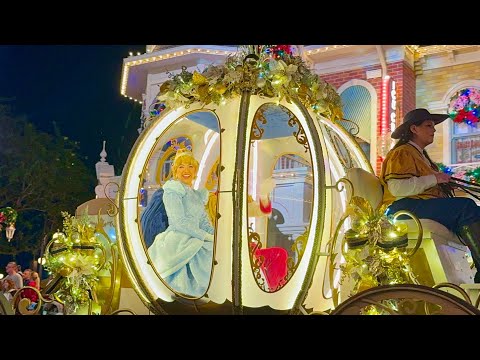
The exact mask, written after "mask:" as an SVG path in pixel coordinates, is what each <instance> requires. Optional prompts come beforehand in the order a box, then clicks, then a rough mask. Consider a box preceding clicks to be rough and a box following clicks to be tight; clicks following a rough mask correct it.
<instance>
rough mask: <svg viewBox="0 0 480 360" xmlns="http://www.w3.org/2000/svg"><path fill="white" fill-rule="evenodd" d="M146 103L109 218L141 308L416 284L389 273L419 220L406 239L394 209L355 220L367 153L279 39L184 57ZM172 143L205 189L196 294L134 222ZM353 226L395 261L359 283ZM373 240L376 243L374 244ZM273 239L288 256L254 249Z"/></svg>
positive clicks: (234, 303) (184, 309) (328, 308)
mask: <svg viewBox="0 0 480 360" xmlns="http://www.w3.org/2000/svg"><path fill="white" fill-rule="evenodd" d="M150 110H151V116H150V117H149V118H148V119H147V121H146V123H145V129H144V130H143V132H142V133H141V135H140V136H139V138H138V139H137V141H136V143H135V145H134V147H133V149H132V151H131V153H130V156H129V158H128V160H127V163H126V165H125V168H124V171H123V176H122V182H121V184H120V190H119V193H118V197H117V202H118V207H119V213H118V216H117V217H116V220H117V224H116V225H117V226H116V228H117V230H118V236H119V244H120V249H121V254H122V259H123V263H124V264H125V268H126V271H127V273H128V276H129V279H130V280H131V282H132V284H133V287H134V289H135V291H136V292H137V294H138V296H139V297H140V298H141V299H142V301H143V302H144V304H145V305H146V306H147V307H148V308H149V310H150V311H151V312H153V313H156V314H184V313H208V314H263V313H279V314H280V313H288V314H314V313H322V314H326V313H334V312H335V310H334V309H335V308H336V307H337V306H338V305H339V304H340V303H342V302H344V301H345V300H346V299H347V298H348V297H349V296H351V295H352V294H354V293H357V292H358V293H360V294H362V291H363V290H366V289H370V290H371V289H372V288H375V289H380V290H381V293H382V296H385V295H384V293H385V289H384V288H383V286H387V287H388V288H389V289H387V290H386V292H387V295H386V296H387V300H388V296H390V295H391V293H390V290H391V289H393V290H394V291H395V286H403V285H402V284H404V283H412V282H413V283H415V281H414V280H413V278H412V277H408V276H403V275H402V274H401V273H402V272H406V273H408V272H409V271H411V270H410V269H409V263H408V259H409V257H411V256H412V255H413V254H414V252H415V251H416V250H417V249H418V248H419V246H420V242H421V241H422V230H421V225H420V224H419V222H418V221H417V220H415V219H414V221H416V226H417V227H418V229H417V234H418V236H416V238H417V239H416V241H417V242H416V243H415V242H414V243H413V249H410V250H407V243H408V242H405V241H403V240H405V239H406V233H407V229H406V227H405V224H403V225H402V224H396V223H395V221H394V220H395V218H396V217H397V216H394V218H393V219H392V218H389V219H384V214H383V213H381V212H380V213H378V216H377V217H376V218H375V221H371V220H372V219H368V214H369V213H368V211H369V210H366V212H367V215H365V216H366V218H367V220H366V221H365V216H363V217H362V216H359V213H358V212H359V211H360V210H359V209H360V208H363V209H365V206H363V207H362V206H361V205H359V204H361V203H362V201H367V200H365V199H363V200H362V198H361V197H358V196H357V197H356V198H355V197H354V193H355V189H354V187H353V186H352V185H353V184H352V182H351V181H349V180H348V176H347V175H348V174H347V173H348V172H349V170H351V169H360V170H361V171H365V172H366V173H370V174H371V173H373V171H372V168H371V165H370V163H369V162H368V160H367V159H366V157H365V155H364V153H363V152H362V150H361V148H360V147H359V146H358V144H357V143H356V142H355V140H354V138H353V136H352V135H351V134H350V133H349V132H347V131H346V130H345V129H344V127H342V126H341V125H340V124H341V122H342V121H348V120H345V119H343V116H342V110H341V103H340V98H339V96H338V94H337V93H336V91H335V89H333V88H332V87H331V86H330V85H329V84H327V83H326V82H324V81H322V80H321V79H320V78H319V77H318V75H316V74H314V73H313V72H312V71H311V70H310V69H309V68H308V66H307V65H306V63H305V62H304V61H303V59H302V57H301V56H299V55H296V54H293V53H292V51H291V48H290V47H288V46H283V45H282V46H280V45H278V46H276V45H269V46H244V47H241V48H240V50H239V51H238V52H237V53H236V54H235V55H234V56H230V57H228V58H227V60H226V61H225V63H224V64H220V65H209V66H207V67H205V69H204V70H203V71H202V72H201V73H200V72H198V71H193V72H190V71H187V69H186V68H182V71H181V72H179V73H177V74H171V76H170V79H169V80H167V81H166V82H164V83H163V84H162V86H161V87H160V91H159V95H158V97H157V99H156V101H155V103H154V104H152V106H151V109H150ZM179 149H188V150H189V151H191V152H192V153H193V154H194V156H195V158H197V159H198V161H199V163H200V166H199V172H198V175H197V178H196V180H195V183H194V188H195V189H200V188H206V189H207V190H209V191H210V199H209V202H208V209H209V212H210V219H211V221H212V224H213V225H214V229H215V234H214V238H215V240H214V254H213V259H212V263H211V272H210V281H209V284H208V287H207V290H206V291H205V293H204V294H202V295H201V296H197V295H192V294H188V293H179V292H177V291H175V290H174V289H173V288H172V287H170V286H169V285H168V284H167V282H166V281H165V280H164V279H163V278H162V277H161V276H160V274H159V271H158V270H157V268H156V264H155V263H154V262H153V261H152V259H151V258H150V256H149V253H148V247H149V246H150V241H149V240H148V239H146V236H145V229H143V228H142V221H141V219H142V214H143V212H144V211H146V209H148V202H149V199H153V196H154V194H155V192H156V191H158V190H159V189H160V188H161V187H162V185H163V184H164V183H165V181H167V180H168V179H169V178H170V177H171V176H172V174H171V166H172V161H173V158H174V156H175V153H176V152H177V151H178V150H179ZM348 187H350V190H347V188H348ZM262 199H263V200H267V202H266V203H265V202H262ZM355 202H356V203H355ZM352 204H353V205H355V204H356V205H357V209H356V210H355V206H353V205H352ZM256 205H258V206H256ZM265 207H267V209H265ZM258 208H260V210H261V211H258ZM374 210H377V209H374ZM352 212H353V214H355V215H356V216H354V217H353V219H349V217H351V216H350V215H352ZM404 215H405V214H404ZM408 216H411V214H408ZM385 218H386V217H385ZM362 219H363V220H362ZM362 221H363V222H362ZM349 231H350V232H349ZM352 231H354V233H355V231H356V233H355V234H354V236H353V237H354V238H355V237H359V236H363V237H365V238H366V239H367V240H366V241H365V242H364V243H363V244H365V243H368V244H370V245H372V246H371V247H370V248H368V247H364V248H366V249H367V250H366V252H367V253H368V254H367V255H366V256H363V258H364V259H367V258H368V259H370V260H372V259H373V260H377V263H378V262H381V260H382V259H383V260H382V261H383V263H382V264H383V266H387V267H388V266H390V264H391V263H392V260H388V258H393V259H394V260H395V261H394V262H396V263H395V264H396V265H395V266H396V269H397V270H398V271H397V272H395V271H393V273H392V272H388V271H384V274H383V280H381V281H380V280H378V279H380V278H382V276H381V274H380V273H378V272H377V273H375V272H370V275H369V276H370V278H371V279H375V278H376V281H371V282H370V285H368V284H367V282H366V281H364V280H366V277H362V276H361V275H359V272H358V271H357V276H354V277H353V278H352V276H350V275H351V274H348V273H347V274H346V276H345V271H347V272H348V271H351V270H352V266H350V265H351V264H350V263H349V261H350V262H351V261H353V260H351V259H352V256H350V258H349V257H348V255H347V254H346V249H348V246H349V245H351V244H349V235H351V234H352ZM392 234H393V235H392ZM402 239H403V240H402ZM350 240H351V238H350ZM400 240H401V241H400ZM398 241H400V242H398ZM353 243H354V242H352V244H353ZM392 244H393V245H392ZM377 245H378V246H380V245H384V246H383V249H382V251H381V252H379V251H377V248H378V246H377ZM351 247H352V248H353V246H351ZM380 247H381V246H380ZM279 248H283V252H282V253H283V254H286V255H285V256H284V257H279V259H277V260H278V261H277V260H275V261H273V260H272V259H271V258H269V257H267V256H263V255H262V254H264V253H263V252H262V251H265V254H266V253H267V252H268V251H269V250H272V251H273V250H275V249H279ZM392 249H393V251H394V252H395V254H396V255H392V254H393V253H391V252H390V250H392ZM280 252H281V251H278V253H280ZM364 253H365V251H364ZM344 255H346V256H344ZM353 257H355V256H353ZM356 258H357V260H358V259H359V258H358V256H357V257H356ZM349 259H350V260H349ZM360 259H362V258H361V257H360ZM342 264H344V265H343V266H341V265H342ZM361 265H363V266H367V263H363V264H361ZM349 266H350V267H349ZM393 267H394V266H392V268H393ZM274 269H275V270H274ZM279 269H283V270H279ZM342 271H343V272H344V274H343V276H342ZM273 273H275V275H274V274H273ZM278 274H282V275H278ZM372 274H373V275H372ZM346 278H347V279H346ZM348 278H350V279H348ZM362 281H363V284H361V286H360V285H359V283H360V282H362ZM385 284H387V285H385ZM417 284H418V282H417ZM409 286H414V287H415V286H416V288H415V289H416V293H415V292H412V294H415V295H414V298H415V299H417V298H418V293H421V294H424V293H427V295H428V297H429V300H430V301H431V300H432V298H438V299H437V300H438V301H437V305H438V304H440V303H441V304H442V305H439V307H440V308H441V309H444V310H445V309H447V310H448V309H451V307H452V306H453V307H455V306H457V307H458V308H461V310H459V312H462V311H464V312H465V313H475V309H474V308H473V306H471V305H470V308H469V307H468V306H469V305H468V304H467V303H465V302H463V301H462V300H458V298H457V297H455V296H453V295H450V294H448V293H445V292H442V291H440V290H434V289H431V288H427V287H425V288H422V286H421V285H409ZM352 289H354V292H353V293H352ZM426 289H428V290H426ZM367 291H368V290H367ZM399 293H401V294H402V299H405V298H408V297H409V296H406V295H405V294H404V293H405V292H404V291H400V290H399ZM437 294H441V295H440V296H439V295H437ZM420 298H421V297H420ZM377 300H378V299H377ZM383 300H385V299H383ZM383 300H382V301H383ZM402 301H403V300H402ZM425 301H427V300H425ZM382 304H383V302H382V303H381V304H380V305H382ZM396 304H397V305H398V301H397V302H396ZM451 304H454V305H451ZM458 304H460V305H458ZM450 305H451V306H450ZM366 306H367V305H366ZM382 306H384V305H382ZM362 309H363V308H362ZM447 310H445V311H447ZM362 311H363V313H368V312H369V311H370V312H371V309H370V310H368V311H367V310H365V309H363V310H361V312H362ZM392 311H393V310H392ZM395 311H401V310H399V307H398V306H397V307H396V309H395ZM428 311H429V312H434V311H433V310H428ZM428 311H427V312H428ZM374 312H375V311H374ZM380 312H381V311H380Z"/></svg>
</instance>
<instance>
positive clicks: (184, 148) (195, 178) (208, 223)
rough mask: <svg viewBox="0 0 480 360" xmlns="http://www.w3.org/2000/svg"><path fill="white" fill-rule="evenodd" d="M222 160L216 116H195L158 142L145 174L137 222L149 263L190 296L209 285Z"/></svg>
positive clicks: (171, 285)
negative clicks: (217, 192)
mask: <svg viewBox="0 0 480 360" xmlns="http://www.w3.org/2000/svg"><path fill="white" fill-rule="evenodd" d="M219 156H220V129H219V125H218V119H217V117H216V115H214V114H213V113H212V112H209V111H198V112H192V113H190V114H188V115H185V116H182V117H181V118H179V119H178V120H177V121H175V122H174V123H173V124H172V125H171V126H170V127H169V128H168V129H167V130H166V131H165V132H164V133H163V134H162V135H161V136H160V137H159V138H158V139H157V141H156V143H155V146H154V148H153V149H152V151H151V153H150V156H149V159H148V160H147V164H146V165H145V167H144V171H143V173H142V174H141V177H142V181H141V184H142V187H141V188H140V189H139V195H140V196H139V203H138V211H139V216H138V219H139V221H138V223H139V226H140V230H141V231H140V233H141V234H142V237H143V241H144V244H145V249H146V251H147V254H148V259H149V263H150V265H151V266H152V268H153V269H154V271H155V272H156V274H157V275H158V276H159V277H160V278H161V279H162V280H163V282H164V284H165V285H167V286H168V287H169V288H170V289H171V290H172V291H174V292H175V293H177V294H179V295H182V296H185V297H188V298H198V297H201V296H203V295H204V294H205V293H206V291H207V289H208V286H209V284H210V277H211V270H212V263H213V252H214V251H213V249H214V244H215V241H214V240H215V225H216V224H215V221H216V219H215V214H216V212H217V209H216V204H217V202H216V195H215V190H216V188H217V186H218V181H219V177H218V174H217V172H216V171H217V170H216V169H217V167H218V163H219Z"/></svg>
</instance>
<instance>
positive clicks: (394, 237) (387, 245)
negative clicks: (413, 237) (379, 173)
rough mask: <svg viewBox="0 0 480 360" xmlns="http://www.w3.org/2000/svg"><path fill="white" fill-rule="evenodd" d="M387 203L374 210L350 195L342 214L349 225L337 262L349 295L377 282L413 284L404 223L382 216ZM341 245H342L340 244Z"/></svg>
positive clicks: (378, 283)
mask: <svg viewBox="0 0 480 360" xmlns="http://www.w3.org/2000/svg"><path fill="white" fill-rule="evenodd" d="M388 205H389V204H387V205H383V206H381V207H379V208H378V209H376V210H374V209H373V208H372V206H371V205H370V203H369V202H368V201H367V200H365V199H364V198H361V197H358V196H354V197H353V198H352V200H351V202H350V204H349V205H348V207H347V210H346V214H345V215H346V216H350V217H351V219H352V227H351V229H349V230H348V231H347V232H346V233H345V239H344V241H345V242H347V244H348V248H349V249H348V251H346V252H345V253H344V257H345V262H344V263H343V264H341V265H340V269H341V274H342V276H341V279H340V283H343V281H344V280H345V279H346V278H347V277H348V278H350V279H351V280H353V282H354V285H353V288H352V293H351V295H354V294H356V293H358V292H361V291H364V290H366V289H369V288H371V287H375V286H379V285H392V284H405V283H416V279H415V276H414V275H413V273H412V272H411V268H410V260H409V257H408V256H407V255H406V254H405V251H404V250H403V249H404V248H405V247H406V246H407V244H408V238H407V227H406V225H405V224H393V222H392V221H391V219H390V217H388V216H387V215H385V211H386V209H387V207H388ZM342 247H343V244H342Z"/></svg>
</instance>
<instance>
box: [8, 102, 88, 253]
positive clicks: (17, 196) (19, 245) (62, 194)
mask: <svg viewBox="0 0 480 360" xmlns="http://www.w3.org/2000/svg"><path fill="white" fill-rule="evenodd" d="M55 133H56V134H55V135H50V134H47V133H44V132H40V131H38V130H37V129H36V128H35V127H34V126H33V124H31V123H30V122H29V121H28V120H27V119H26V118H25V117H21V116H16V115H14V114H13V113H12V112H11V111H10V108H9V107H7V106H5V105H1V104H0V208H1V207H5V206H11V207H12V208H14V209H15V210H16V211H17V212H18V219H17V224H16V228H17V230H16V232H15V236H14V237H13V239H12V241H11V242H10V243H8V242H7V240H6V237H5V232H4V231H2V233H1V234H0V254H3V255H10V256H9V258H10V259H16V256H17V254H19V253H22V252H27V253H30V254H31V256H32V258H33V259H35V258H36V256H38V255H39V253H40V247H41V244H42V240H43V239H44V238H45V239H47V240H49V239H50V238H51V235H52V234H53V233H54V232H55V231H56V230H57V229H61V228H62V217H61V214H60V212H61V211H68V212H69V213H71V214H73V213H74V212H75V209H76V207H77V206H78V205H80V204H81V203H83V202H85V201H87V200H89V199H91V198H92V197H93V189H94V187H95V185H96V182H95V176H94V173H93V169H92V170H91V171H90V170H89V169H88V168H87V167H86V166H85V164H84V163H83V161H82V160H81V159H80V158H79V156H78V154H77V151H78V143H77V142H74V141H72V140H70V139H68V138H67V137H63V136H61V135H60V133H59V130H58V129H56V131H55Z"/></svg>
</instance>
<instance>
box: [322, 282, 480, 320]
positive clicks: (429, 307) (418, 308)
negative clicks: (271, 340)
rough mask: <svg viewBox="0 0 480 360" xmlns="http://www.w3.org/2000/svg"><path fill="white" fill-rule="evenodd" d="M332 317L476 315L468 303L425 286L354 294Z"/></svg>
mask: <svg viewBox="0 0 480 360" xmlns="http://www.w3.org/2000/svg"><path fill="white" fill-rule="evenodd" d="M331 314H332V315H367V314H372V315H373V314H378V315H480V310H478V309H477V308H476V307H474V306H473V305H471V304H469V303H468V302H466V301H464V300H462V299H460V298H458V297H457V296H455V295H452V294H449V293H447V292H445V291H441V290H438V289H433V288H430V287H428V286H423V285H414V284H399V285H386V286H377V287H374V288H371V289H368V290H365V291H362V292H361V293H358V294H356V295H354V296H352V297H351V298H349V299H348V300H346V301H345V302H343V303H341V304H340V305H339V306H338V307H337V308H335V309H334V310H333V311H332V313H331Z"/></svg>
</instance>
